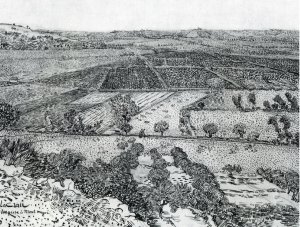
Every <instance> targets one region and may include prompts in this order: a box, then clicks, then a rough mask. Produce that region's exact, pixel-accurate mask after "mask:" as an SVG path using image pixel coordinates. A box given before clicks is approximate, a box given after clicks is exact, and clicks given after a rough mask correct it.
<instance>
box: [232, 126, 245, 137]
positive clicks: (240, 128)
mask: <svg viewBox="0 0 300 227" xmlns="http://www.w3.org/2000/svg"><path fill="white" fill-rule="evenodd" d="M232 132H233V133H234V134H237V135H239V136H240V138H243V137H244V135H245V134H246V125H245V124H242V123H239V124H236V125H235V126H234V128H233V130H232Z"/></svg>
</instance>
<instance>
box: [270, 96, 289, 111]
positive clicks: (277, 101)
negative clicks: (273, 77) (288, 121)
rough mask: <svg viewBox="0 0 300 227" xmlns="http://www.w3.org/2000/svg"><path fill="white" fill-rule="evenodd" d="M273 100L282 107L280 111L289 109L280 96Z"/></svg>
mask: <svg viewBox="0 0 300 227" xmlns="http://www.w3.org/2000/svg"><path fill="white" fill-rule="evenodd" d="M273 100H274V102H276V103H278V105H279V106H280V109H282V110H286V109H288V106H287V104H286V102H285V101H284V100H283V99H282V98H281V96H280V95H276V96H275V98H273Z"/></svg>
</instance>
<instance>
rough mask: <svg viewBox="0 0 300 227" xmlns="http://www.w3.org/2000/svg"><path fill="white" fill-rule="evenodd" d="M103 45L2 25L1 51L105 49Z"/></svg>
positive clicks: (18, 26)
mask: <svg viewBox="0 0 300 227" xmlns="http://www.w3.org/2000/svg"><path fill="white" fill-rule="evenodd" d="M103 45H104V44H103V43H95V42H85V41H80V40H74V39H70V38H68V37H64V36H61V35H59V34H55V33H49V32H42V31H38V30H36V31H35V30H32V29H31V28H30V27H29V26H22V25H15V24H4V23H0V49H5V50H51V49H56V50H57V49H87V48H103Z"/></svg>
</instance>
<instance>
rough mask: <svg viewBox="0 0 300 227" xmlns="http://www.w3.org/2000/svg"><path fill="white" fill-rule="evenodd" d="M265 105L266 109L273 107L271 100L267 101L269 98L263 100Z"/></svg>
mask: <svg viewBox="0 0 300 227" xmlns="http://www.w3.org/2000/svg"><path fill="white" fill-rule="evenodd" d="M263 105H264V107H265V109H266V110H271V109H272V107H271V104H270V102H269V101H267V100H266V101H264V102H263Z"/></svg>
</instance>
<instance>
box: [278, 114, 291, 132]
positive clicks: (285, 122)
mask: <svg viewBox="0 0 300 227" xmlns="http://www.w3.org/2000/svg"><path fill="white" fill-rule="evenodd" d="M279 122H281V123H282V124H283V130H288V129H289V128H290V127H291V120H290V119H289V118H288V117H287V116H286V115H283V116H281V118H280V120H279Z"/></svg>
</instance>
